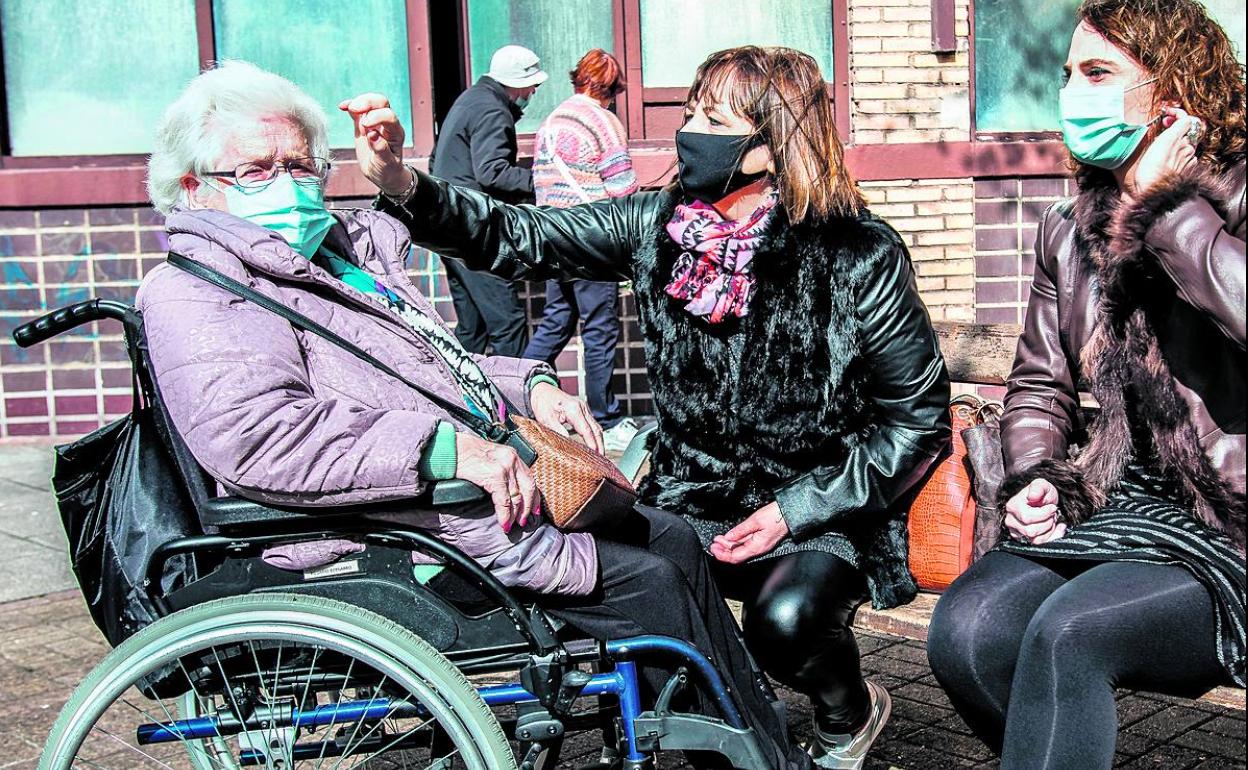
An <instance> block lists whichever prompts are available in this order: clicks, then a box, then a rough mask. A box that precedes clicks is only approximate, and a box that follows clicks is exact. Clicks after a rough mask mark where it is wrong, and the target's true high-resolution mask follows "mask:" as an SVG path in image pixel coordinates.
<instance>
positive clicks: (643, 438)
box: [615, 422, 659, 484]
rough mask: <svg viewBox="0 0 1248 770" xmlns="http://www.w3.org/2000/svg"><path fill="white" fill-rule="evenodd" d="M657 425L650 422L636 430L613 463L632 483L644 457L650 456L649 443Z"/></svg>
mask: <svg viewBox="0 0 1248 770" xmlns="http://www.w3.org/2000/svg"><path fill="white" fill-rule="evenodd" d="M658 427H659V424H658V423H657V422H652V423H650V424H649V425H646V426H645V427H643V428H642V429H641V430H639V431H637V434H636V435H635V436H633V439H632V441H629V442H628V447H627V448H626V449H625V450H624V454H623V456H622V457H620V460H619V462H617V463H616V464H615V467H617V468H619V469H620V473H623V474H624V478H626V479H628V480H629V481H631V482H633V483H634V484H635V483H637V474H638V472H639V471H641V466H642V465H644V464H645V462H646V458H648V457H649V456H650V445H651V443H652V439H653V438H654V432H655V430H656V429H658Z"/></svg>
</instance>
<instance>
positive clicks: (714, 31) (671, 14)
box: [641, 0, 832, 87]
mask: <svg viewBox="0 0 1248 770" xmlns="http://www.w3.org/2000/svg"><path fill="white" fill-rule="evenodd" d="M691 32H692V33H693V34H691ZM739 45H784V46H789V47H790V48H796V49H798V50H800V51H805V52H806V53H808V54H810V55H811V56H813V57H815V61H817V62H819V68H820V69H821V70H822V71H823V78H824V80H831V79H832V3H831V2H830V0H641V66H642V79H643V81H644V82H645V85H647V86H651V87H654V86H680V87H685V86H689V85H690V84H692V83H693V76H694V73H695V72H696V71H697V69H698V65H699V64H701V63H702V62H703V60H705V59H706V57H707V55H709V54H712V53H714V52H715V51H721V50H723V49H725V48H733V47H736V46H739Z"/></svg>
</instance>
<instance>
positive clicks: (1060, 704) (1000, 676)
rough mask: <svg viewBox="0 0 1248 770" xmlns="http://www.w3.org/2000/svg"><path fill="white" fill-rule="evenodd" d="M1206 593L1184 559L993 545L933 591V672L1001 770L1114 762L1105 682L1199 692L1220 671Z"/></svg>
mask: <svg viewBox="0 0 1248 770" xmlns="http://www.w3.org/2000/svg"><path fill="white" fill-rule="evenodd" d="M1216 633H1217V631H1216V628H1215V620H1214V607H1213V600H1212V599H1211V598H1210V595H1209V591H1208V590H1207V589H1206V588H1205V587H1204V586H1203V585H1201V583H1200V582H1198V581H1197V580H1196V578H1195V577H1193V576H1192V574H1191V573H1190V572H1188V571H1187V570H1185V569H1183V568H1182V567H1176V566H1168V565H1162V564H1143V563H1136V562H1105V563H1099V564H1098V563H1095V562H1074V561H1062V562H1056V561H1045V562H1038V561H1032V560H1031V559H1028V558H1025V557H1023V556H1018V555H1015V554H1010V553H1004V552H1000V551H994V552H992V553H989V554H988V555H986V556H985V557H984V558H983V559H981V560H980V561H979V562H977V563H975V564H974V565H973V566H972V567H971V568H970V569H969V570H967V572H966V574H964V575H963V576H962V577H961V578H959V579H958V581H957V582H956V583H954V585H953V586H952V587H951V588H950V589H949V590H948V591H947V592H946V593H945V595H944V596H942V597H941V599H940V602H939V603H937V605H936V611H935V613H934V614H933V616H932V624H931V627H930V628H929V630H928V638H927V655H928V659H929V660H930V662H931V664H932V672H933V673H934V674H935V675H936V679H937V680H938V681H939V682H940V684H941V686H942V687H944V688H945V691H946V692H947V693H948V694H949V699H950V700H951V701H952V702H953V705H954V708H956V709H957V710H958V713H959V714H961V715H962V718H963V719H965V720H966V723H967V724H968V725H970V727H971V729H972V730H974V731H975V733H976V734H977V735H979V737H980V738H981V739H982V740H983V741H984V742H985V743H987V744H988V745H989V746H990V747H992V748H993V749H994V750H997V751H999V752H1000V754H1001V767H1002V768H1003V770H1018V769H1019V768H1045V769H1046V770H1064V769H1066V768H1069V770H1095V768H1109V767H1111V766H1112V765H1113V759H1114V743H1115V740H1116V738H1117V733H1118V721H1117V713H1116V711H1115V704H1114V688H1116V687H1128V688H1132V689H1145V690H1150V691H1153V692H1161V693H1168V694H1173V695H1187V696H1192V695H1196V694H1198V693H1200V692H1202V691H1204V690H1207V689H1209V688H1210V687H1213V686H1214V685H1216V684H1218V683H1220V682H1221V680H1222V679H1223V677H1224V676H1225V675H1224V673H1223V669H1222V667H1221V666H1220V665H1219V663H1218V659H1217V651H1216V647H1217V636H1216Z"/></svg>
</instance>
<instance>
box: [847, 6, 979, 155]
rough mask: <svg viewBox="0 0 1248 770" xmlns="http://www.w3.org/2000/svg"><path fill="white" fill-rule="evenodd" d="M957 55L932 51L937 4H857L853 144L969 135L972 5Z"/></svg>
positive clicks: (960, 25)
mask: <svg viewBox="0 0 1248 770" xmlns="http://www.w3.org/2000/svg"><path fill="white" fill-rule="evenodd" d="M956 8H957V15H956V22H955V32H956V34H957V43H958V44H957V51H956V52H954V53H949V54H935V53H932V22H931V16H932V4H931V2H930V0H854V2H851V4H850V11H849V15H850V26H849V35H850V70H851V78H850V85H851V94H850V96H851V102H852V104H853V112H852V117H851V123H852V125H853V141H854V142H856V143H858V144H882V143H885V142H934V141H939V140H965V139H967V138H968V137H969V130H970V107H969V96H968V94H969V91H968V84H969V83H970V54H969V50H970V48H969V42H968V41H969V35H970V26H969V21H968V19H969V14H970V3H969V1H968V0H958V2H957V5H956Z"/></svg>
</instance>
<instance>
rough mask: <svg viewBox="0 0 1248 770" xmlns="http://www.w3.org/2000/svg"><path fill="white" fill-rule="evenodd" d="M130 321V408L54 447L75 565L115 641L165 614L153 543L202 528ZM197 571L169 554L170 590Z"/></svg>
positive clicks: (90, 604) (186, 559) (95, 613)
mask: <svg viewBox="0 0 1248 770" xmlns="http://www.w3.org/2000/svg"><path fill="white" fill-rule="evenodd" d="M131 336H132V335H131V333H130V332H129V330H127V343H129V348H130V351H131V362H132V364H133V365H134V368H135V378H134V388H135V398H134V406H133V408H132V410H131V413H130V414H129V415H126V416H125V417H123V418H121V419H119V420H117V421H115V422H112V423H110V424H108V425H106V426H104V427H103V428H100V429H99V430H97V431H95V432H94V433H91V434H89V435H87V436H84V437H83V438H80V439H78V440H77V441H74V442H73V443H70V444H64V445H61V446H58V447H56V464H55V466H54V470H53V474H52V488H53V490H54V491H55V493H56V501H57V507H58V509H59V510H60V513H61V522H62V524H63V525H64V527H65V535H66V537H67V538H68V540H69V553H70V565H71V567H72V568H73V570H74V575H75V576H76V577H77V578H78V584H79V586H81V588H82V595H83V598H85V599H86V602H87V608H88V610H90V613H91V619H92V620H94V621H95V624H96V625H97V626H98V627H99V629H100V630H101V631H103V632H104V636H105V638H107V639H108V642H109V644H111V645H112V646H114V647H116V646H117V645H118V644H120V643H121V642H122V641H124V640H125V639H126V638H128V637H129V636H131V635H133V634H134V633H135V632H137V631H138V630H139V629H141V628H143V627H144V626H147V625H148V624H150V623H152V622H153V621H154V620H156V618H157V617H159V613H158V612H157V610H156V608H155V607H154V606H153V604H152V601H151V599H150V597H149V596H148V591H147V587H146V572H147V566H148V561H149V559H150V558H151V556H152V553H153V552H154V551H155V550H156V548H158V547H159V546H160V545H162V544H163V543H165V542H167V541H169V540H173V539H174V538H178V537H185V536H187V535H193V534H201V533H202V530H201V528H200V525H199V518H198V516H197V515H196V513H195V510H194V507H193V505H192V503H191V500H190V497H189V495H188V493H187V490H186V485H185V483H184V481H183V479H182V477H181V475H180V474H179V472H178V470H177V467H176V465H175V464H174V459H173V457H172V455H171V454H170V452H169V448H168V443H167V441H166V437H165V436H164V435H163V433H162V431H161V429H160V426H159V424H158V419H159V417H158V415H157V414H156V413H155V408H154V407H153V406H152V404H153V403H154V401H153V399H152V398H150V397H148V398H146V399H143V398H140V396H141V394H150V393H151V390H150V388H149V387H147V385H148V383H150V379H149V378H148V377H147V376H146V368H145V367H144V366H143V361H142V356H141V354H140V353H139V350H138V347H137V346H136V345H135V344H134V340H133V339H131ZM195 577H196V574H195V565H194V561H193V559H192V558H191V557H190V556H177V557H174V558H172V559H170V560H169V561H168V562H167V563H166V564H165V567H164V571H163V574H162V576H161V588H162V589H163V592H168V591H171V590H173V589H175V588H177V587H179V586H181V585H184V584H186V583H188V582H190V581H192V580H194V579H195Z"/></svg>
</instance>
